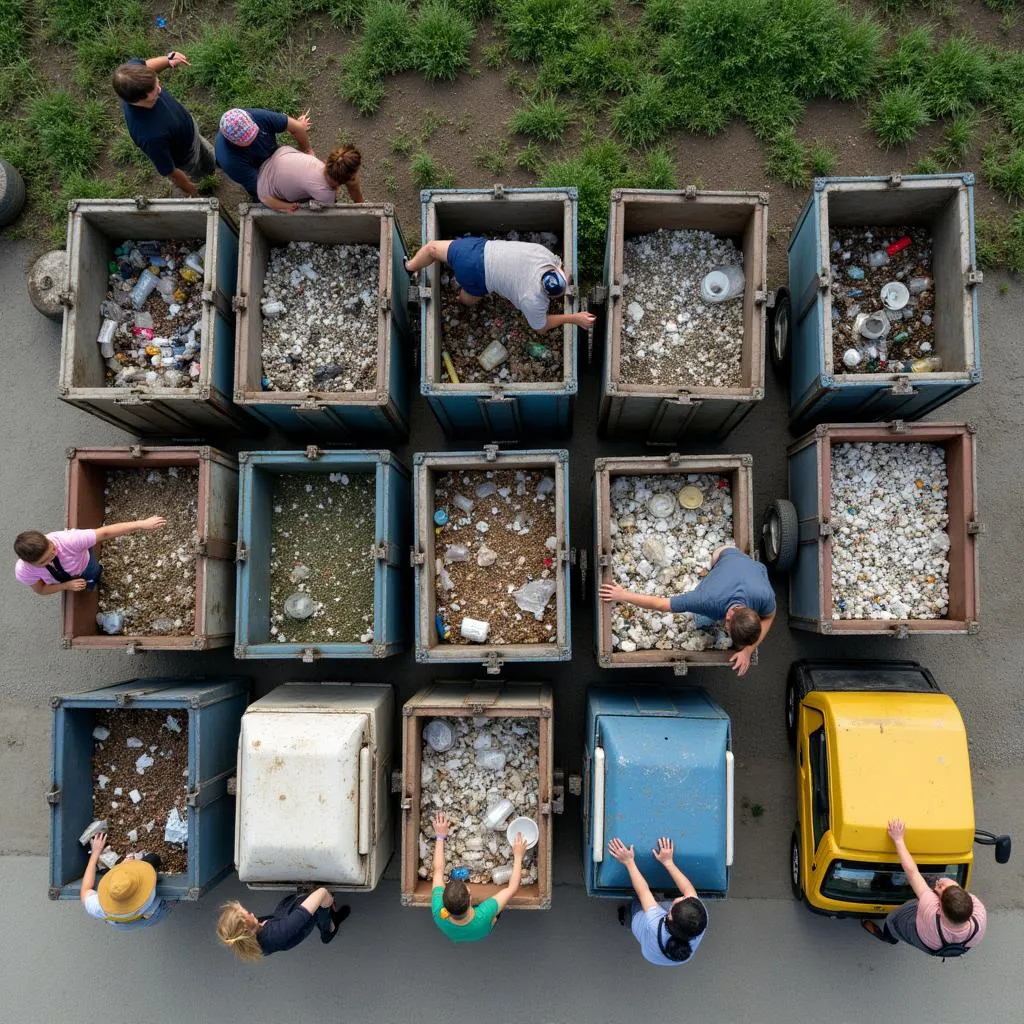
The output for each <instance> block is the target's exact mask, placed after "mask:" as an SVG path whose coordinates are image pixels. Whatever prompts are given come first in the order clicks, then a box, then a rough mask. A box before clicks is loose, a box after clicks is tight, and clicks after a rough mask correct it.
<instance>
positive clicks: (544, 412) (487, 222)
mask: <svg viewBox="0 0 1024 1024" xmlns="http://www.w3.org/2000/svg"><path fill="white" fill-rule="evenodd" d="M420 200H421V206H422V219H423V223H422V238H423V242H424V243H426V242H430V241H432V240H434V239H437V238H442V239H444V238H459V237H460V236H462V235H466V234H472V235H501V236H504V235H505V234H506V233H507V232H509V231H513V230H514V231H518V232H519V233H520V234H526V233H527V232H530V231H551V232H554V233H555V234H556V235H558V237H559V238H560V239H561V242H562V252H561V253H560V254H559V255H561V257H562V266H563V267H564V269H565V271H566V274H567V275H568V276H569V282H570V284H569V290H568V291H567V292H566V295H565V298H564V300H563V310H562V311H563V312H564V313H572V312H576V311H577V310H578V309H579V290H578V284H577V266H576V219H577V197H576V189H575V188H510V189H506V188H503V187H502V186H501V185H495V186H494V187H493V188H490V189H424V190H423V191H422V192H421V193H420ZM442 273H446V274H447V273H449V270H448V268H447V267H444V266H443V265H441V264H435V265H434V266H432V267H430V268H429V269H428V270H426V271H423V272H422V273H421V274H420V280H419V282H418V284H419V299H420V390H421V391H422V393H423V395H424V397H425V398H426V399H427V402H428V403H429V405H430V408H431V409H432V410H433V412H434V415H435V416H437V418H438V420H439V421H440V423H441V426H442V427H443V428H444V431H445V433H446V434H448V435H449V436H450V437H457V438H465V437H475V438H480V439H483V440H487V441H508V442H515V441H519V440H521V439H522V438H526V437H531V436H532V437H539V436H545V435H546V436H549V437H550V436H559V437H560V436H567V435H568V433H569V431H570V429H571V426H572V405H573V399H574V398H575V395H576V390H577V377H576V349H577V329H576V327H575V326H573V325H571V324H567V325H566V326H564V327H563V328H562V367H561V373H560V375H559V379H557V380H553V381H550V382H541V381H523V382H521V383H516V382H510V383H502V384H490V383H486V382H478V383H459V384H454V383H451V382H449V381H447V380H445V379H444V378H443V376H442V375H443V374H444V365H443V363H442V360H441V351H442V349H443V348H444V344H443V337H442V330H441V306H440V300H439V296H440V294H441V289H442V284H441V274H442ZM512 315H515V316H519V317H520V318H522V317H521V314H519V313H516V312H515V311H514V310H513V311H512ZM522 326H523V328H524V329H525V330H527V331H529V330H530V328H529V326H528V325H527V324H526V320H525V319H522ZM536 338H537V340H538V341H543V340H544V335H541V334H537V335H536ZM482 349H483V346H482V345H481V350H482Z"/></svg>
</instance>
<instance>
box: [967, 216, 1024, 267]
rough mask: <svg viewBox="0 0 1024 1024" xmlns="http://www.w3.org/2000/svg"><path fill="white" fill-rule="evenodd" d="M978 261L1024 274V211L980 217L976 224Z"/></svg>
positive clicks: (985, 264) (980, 264)
mask: <svg viewBox="0 0 1024 1024" xmlns="http://www.w3.org/2000/svg"><path fill="white" fill-rule="evenodd" d="M975 235H976V242H975V247H976V252H977V257H978V265H979V266H981V267H982V268H983V269H985V270H988V269H989V268H992V267H1006V268H1007V269H1008V270H1011V271H1012V272H1013V273H1015V274H1024V213H1015V214H1014V215H1013V216H1012V217H1009V218H1006V219H1002V218H996V217H979V218H978V221H977V223H976V224H975Z"/></svg>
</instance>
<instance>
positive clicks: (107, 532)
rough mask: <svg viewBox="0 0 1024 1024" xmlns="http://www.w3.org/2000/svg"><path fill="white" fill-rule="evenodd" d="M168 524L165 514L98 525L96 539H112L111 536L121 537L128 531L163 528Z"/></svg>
mask: <svg viewBox="0 0 1024 1024" xmlns="http://www.w3.org/2000/svg"><path fill="white" fill-rule="evenodd" d="M166 525H167V520H166V519H164V517H163V516H150V517H149V518H148V519H135V520H133V521H132V522H130V523H111V524H110V525H109V526H98V527H97V528H96V540H97V542H99V541H101V540H110V538H111V537H121V536H123V535H124V534H126V533H135V532H136V530H147V531H148V530H162V529H163V528H164V527H165V526H166Z"/></svg>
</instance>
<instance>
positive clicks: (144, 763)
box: [135, 730, 180, 775]
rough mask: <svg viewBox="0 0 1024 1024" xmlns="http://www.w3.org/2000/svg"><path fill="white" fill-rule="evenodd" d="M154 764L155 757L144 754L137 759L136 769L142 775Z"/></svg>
mask: <svg viewBox="0 0 1024 1024" xmlns="http://www.w3.org/2000/svg"><path fill="white" fill-rule="evenodd" d="M179 731H180V730H179ZM152 765H153V758H151V757H150V756H149V754H143V755H142V756H141V757H140V758H139V759H138V760H137V761H136V762H135V770H136V771H137V772H138V773H139V774H140V775H143V774H145V771H146V769H147V768H150V767H152Z"/></svg>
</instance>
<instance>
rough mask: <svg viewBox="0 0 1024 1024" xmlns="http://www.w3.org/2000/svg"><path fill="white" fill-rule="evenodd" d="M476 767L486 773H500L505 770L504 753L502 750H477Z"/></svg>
mask: <svg viewBox="0 0 1024 1024" xmlns="http://www.w3.org/2000/svg"><path fill="white" fill-rule="evenodd" d="M476 766H477V767H478V768H483V769H484V770H486V771H492V772H500V771H502V770H504V768H505V753H504V751H502V750H478V751H477V752H476Z"/></svg>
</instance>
